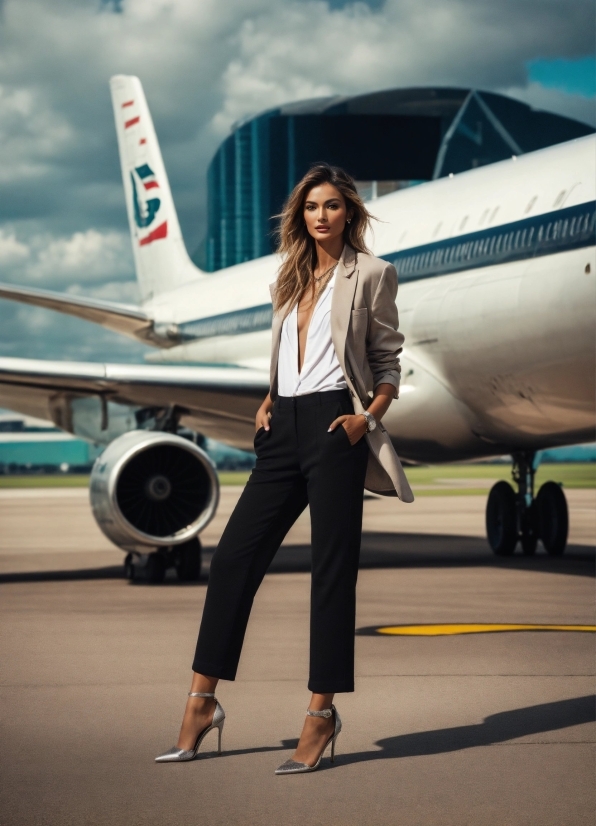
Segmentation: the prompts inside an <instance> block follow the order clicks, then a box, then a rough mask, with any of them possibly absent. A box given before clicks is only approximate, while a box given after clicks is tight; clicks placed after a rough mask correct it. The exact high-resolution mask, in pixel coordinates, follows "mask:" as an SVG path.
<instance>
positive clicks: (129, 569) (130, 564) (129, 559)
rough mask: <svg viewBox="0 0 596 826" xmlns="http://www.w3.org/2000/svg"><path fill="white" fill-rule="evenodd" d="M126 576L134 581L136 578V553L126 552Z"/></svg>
mask: <svg viewBox="0 0 596 826" xmlns="http://www.w3.org/2000/svg"><path fill="white" fill-rule="evenodd" d="M124 576H125V577H126V578H127V580H128V581H129V582H132V581H133V580H134V578H135V565H134V554H126V558H125V560H124Z"/></svg>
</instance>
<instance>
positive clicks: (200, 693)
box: [188, 691, 215, 697]
mask: <svg viewBox="0 0 596 826" xmlns="http://www.w3.org/2000/svg"><path fill="white" fill-rule="evenodd" d="M188 696H189V697H215V694H207V693H205V692H204V691H189V692H188Z"/></svg>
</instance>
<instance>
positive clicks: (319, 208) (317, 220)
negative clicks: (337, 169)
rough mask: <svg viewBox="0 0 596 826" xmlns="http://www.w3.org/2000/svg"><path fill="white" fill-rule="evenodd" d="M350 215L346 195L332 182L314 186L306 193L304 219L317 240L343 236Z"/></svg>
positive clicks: (310, 233)
mask: <svg viewBox="0 0 596 826" xmlns="http://www.w3.org/2000/svg"><path fill="white" fill-rule="evenodd" d="M350 217H351V216H350V215H348V211H347V207H346V202H345V200H344V196H343V195H342V194H341V192H340V191H339V190H338V189H336V187H334V186H333V185H332V184H320V185H319V186H314V187H313V188H312V189H311V190H310V191H309V192H307V193H306V199H305V201H304V221H305V223H306V228H307V229H308V232H309V235H312V237H313V238H314V239H315V240H316V241H328V240H329V239H331V238H337V237H338V236H341V235H342V233H343V231H344V227H345V225H346V220H347V219H348V218H350Z"/></svg>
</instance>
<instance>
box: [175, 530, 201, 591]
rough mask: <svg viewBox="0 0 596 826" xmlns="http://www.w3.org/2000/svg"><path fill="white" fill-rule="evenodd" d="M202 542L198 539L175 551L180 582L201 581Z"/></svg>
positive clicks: (180, 546)
mask: <svg viewBox="0 0 596 826" xmlns="http://www.w3.org/2000/svg"><path fill="white" fill-rule="evenodd" d="M201 551H202V545H201V540H200V539H199V538H198V536H197V537H195V538H194V539H191V540H190V541H189V542H185V543H184V545H179V546H178V547H177V548H176V549H175V562H174V565H175V568H176V574H177V575H178V579H179V580H180V582H198V581H199V580H200V579H201Z"/></svg>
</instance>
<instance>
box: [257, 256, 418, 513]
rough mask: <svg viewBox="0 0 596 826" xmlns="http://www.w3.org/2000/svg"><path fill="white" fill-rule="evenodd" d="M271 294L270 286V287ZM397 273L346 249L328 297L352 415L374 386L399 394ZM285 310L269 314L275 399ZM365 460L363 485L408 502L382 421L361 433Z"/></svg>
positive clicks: (407, 488) (364, 405)
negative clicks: (366, 451)
mask: <svg viewBox="0 0 596 826" xmlns="http://www.w3.org/2000/svg"><path fill="white" fill-rule="evenodd" d="M270 290H271V295H272V296H273V294H274V291H275V282H274V283H273V284H271V285H270ZM396 295H397V272H396V271H395V267H394V266H393V264H388V263H387V262H386V261H382V260H381V259H380V258H375V257H374V256H373V255H366V254H364V253H361V252H359V253H356V252H355V251H354V250H353V249H352V248H351V247H349V246H347V245H346V246H345V247H344V250H343V252H342V255H341V258H340V261H339V265H338V269H337V274H336V277H335V284H334V287H333V297H332V299H331V338H332V340H333V345H334V347H335V352H336V354H337V358H338V360H339V363H340V365H341V369H342V371H343V374H344V377H345V380H346V384H347V385H348V389H349V391H350V394H351V396H352V403H353V405H354V412H355V413H362V411H363V410H364V409H366V408H367V407H368V405H369V404H370V401H371V398H372V393H373V391H374V389H375V387H377V385H379V384H382V383H383V384H392V385H393V386H394V387H395V398H397V397H398V393H399V380H400V365H399V354H400V353H401V350H402V346H403V342H404V337H403V335H402V334H401V333H400V332H399V331H398V315H397V307H396V305H395V297H396ZM289 309H290V308H289V307H281V308H280V310H279V312H276V313H274V314H273V323H272V339H273V341H272V347H271V387H270V395H271V398H272V399H273V400H275V399H276V398H277V362H278V356H279V341H280V337H281V326H282V322H283V320H284V318H285V316H286V314H287V312H288V311H289ZM365 438H366V440H367V442H368V446H369V449H370V450H369V460H368V468H367V472H366V481H365V487H366V488H367V489H368V490H370V491H372V492H373V493H380V494H382V495H383V496H398V497H399V498H400V499H401V500H402V501H403V502H413V501H414V494H413V493H412V490H411V488H410V485H409V484H408V480H407V479H406V475H405V473H404V471H403V468H402V466H401V462H400V461H399V458H398V456H397V453H396V452H395V448H394V447H393V445H392V443H391V440H390V438H389V436H388V434H387V431H386V430H385V428H384V427H383V424H382V423H379V425H378V427H377V428H376V429H375V430H373V431H372V433H367V434H366V437H365Z"/></svg>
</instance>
